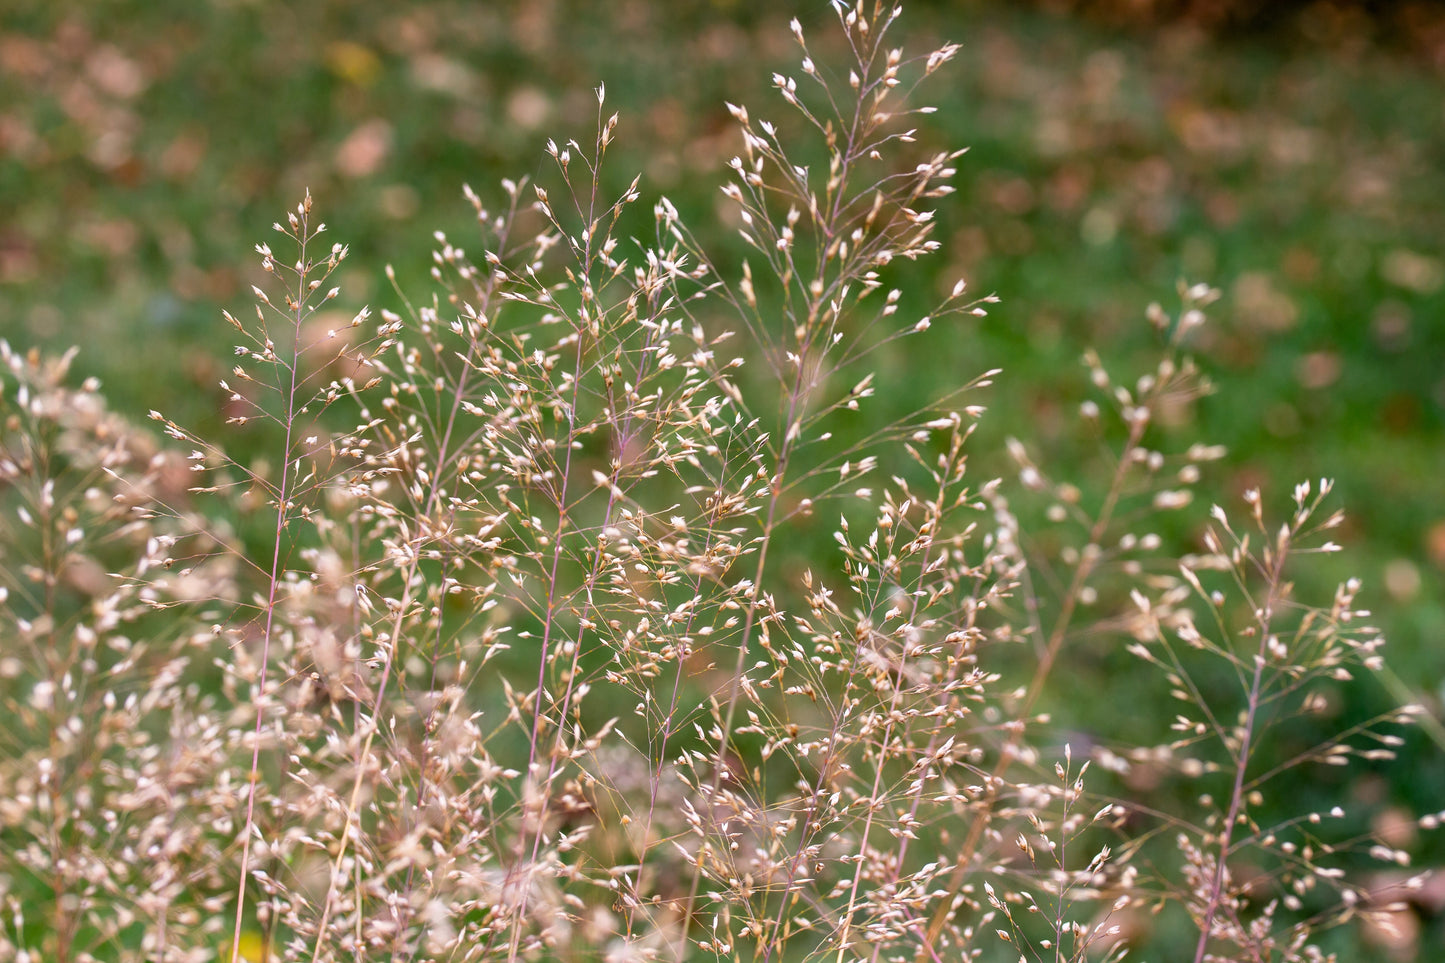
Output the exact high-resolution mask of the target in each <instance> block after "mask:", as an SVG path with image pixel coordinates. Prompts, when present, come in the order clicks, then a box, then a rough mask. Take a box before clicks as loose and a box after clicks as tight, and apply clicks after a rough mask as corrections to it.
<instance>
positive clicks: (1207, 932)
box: [1194, 546, 1285, 963]
mask: <svg viewBox="0 0 1445 963" xmlns="http://www.w3.org/2000/svg"><path fill="white" fill-rule="evenodd" d="M1284 559H1285V551H1284V547H1283V546H1281V547H1280V549H1279V550H1278V551H1277V552H1276V553H1275V558H1274V565H1273V566H1272V567H1271V568H1270V572H1269V595H1268V601H1266V602H1265V605H1264V615H1263V618H1261V619H1260V622H1259V651H1258V652H1256V653H1255V657H1254V673H1253V676H1252V677H1251V679H1250V683H1249V705H1248V706H1247V708H1246V710H1245V716H1244V731H1243V733H1242V734H1241V735H1240V738H1239V748H1238V750H1236V751H1235V753H1234V788H1233V789H1232V790H1231V792H1230V795H1229V812H1228V815H1227V816H1226V817H1225V820H1224V826H1223V828H1221V829H1220V831H1219V855H1218V857H1217V858H1216V861H1215V866H1214V878H1213V879H1212V880H1211V881H1210V884H1209V902H1208V904H1207V905H1206V907H1205V910H1204V918H1203V919H1202V920H1200V922H1199V942H1198V944H1196V946H1195V947H1194V963H1202V961H1203V960H1204V953H1205V950H1206V949H1207V948H1208V946H1209V938H1210V936H1211V931H1212V930H1213V929H1214V920H1215V918H1216V917H1217V916H1218V915H1219V910H1220V906H1221V904H1222V903H1223V901H1224V879H1225V875H1226V874H1227V872H1228V864H1229V843H1230V839H1231V837H1232V836H1233V833H1234V823H1235V820H1237V819H1238V818H1239V811H1240V809H1241V808H1242V807H1243V805H1244V796H1245V788H1244V785H1245V773H1246V772H1247V770H1248V769H1249V755H1250V751H1251V749H1252V748H1253V740H1254V726H1255V720H1256V719H1257V718H1258V713H1259V708H1260V699H1259V690H1260V683H1261V680H1262V679H1263V677H1264V667H1265V664H1266V653H1267V652H1268V646H1269V630H1270V620H1271V618H1272V617H1273V615H1274V603H1275V595H1276V593H1277V592H1278V588H1279V584H1280V575H1281V573H1282V569H1283V568H1284Z"/></svg>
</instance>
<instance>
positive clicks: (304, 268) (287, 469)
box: [231, 197, 311, 960]
mask: <svg viewBox="0 0 1445 963" xmlns="http://www.w3.org/2000/svg"><path fill="white" fill-rule="evenodd" d="M307 201H308V203H307V204H306V205H305V206H304V209H303V211H302V214H301V221H300V227H299V229H298V230H297V232H296V238H297V240H298V241H299V243H300V245H301V250H300V260H299V265H300V266H299V269H298V270H297V272H296V275H297V276H296V300H295V304H294V305H293V315H294V316H293V318H292V320H293V321H294V330H293V332H292V339H291V363H290V365H289V366H288V368H289V374H290V384H289V385H287V390H286V419H285V429H286V437H285V440H284V442H283V443H282V448H281V451H282V459H281V484H280V486H279V488H278V489H277V494H276V531H275V533H274V535H275V537H274V540H273V542H272V547H271V572H270V577H269V579H268V583H269V584H268V585H267V589H266V625H265V629H264V631H263V632H262V635H261V665H260V671H259V678H258V679H257V681H256V725H255V728H254V729H253V731H252V733H251V737H252V744H251V769H250V773H249V775H248V776H247V780H246V824H245V827H244V828H243V829H242V831H241V872H240V880H239V882H238V883H237V884H236V923H235V927H234V929H233V932H232V934H231V959H232V960H239V959H240V958H241V924H242V921H243V920H244V918H245V908H246V882H247V877H248V876H249V875H250V872H251V835H252V830H253V827H254V826H255V824H256V784H257V782H258V781H259V778H260V768H261V732H262V730H263V728H264V726H265V720H266V675H267V669H268V668H269V666H270V662H271V639H272V635H273V632H274V629H275V621H276V596H277V592H278V590H279V588H280V581H281V543H282V541H283V540H284V537H285V531H286V513H287V510H288V507H289V506H288V504H287V502H288V500H289V499H290V497H291V473H292V469H293V466H292V464H291V435H292V432H293V430H294V429H295V425H296V373H297V369H298V368H299V366H300V363H301V323H302V321H304V320H305V318H306V295H307V290H306V279H307V276H308V275H309V274H310V270H311V265H310V264H309V263H308V262H307V260H306V244H307V241H309V240H310V230H311V226H310V221H309V219H308V217H307V214H308V213H309V208H310V204H309V201H310V198H309V197H308V198H307Z"/></svg>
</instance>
